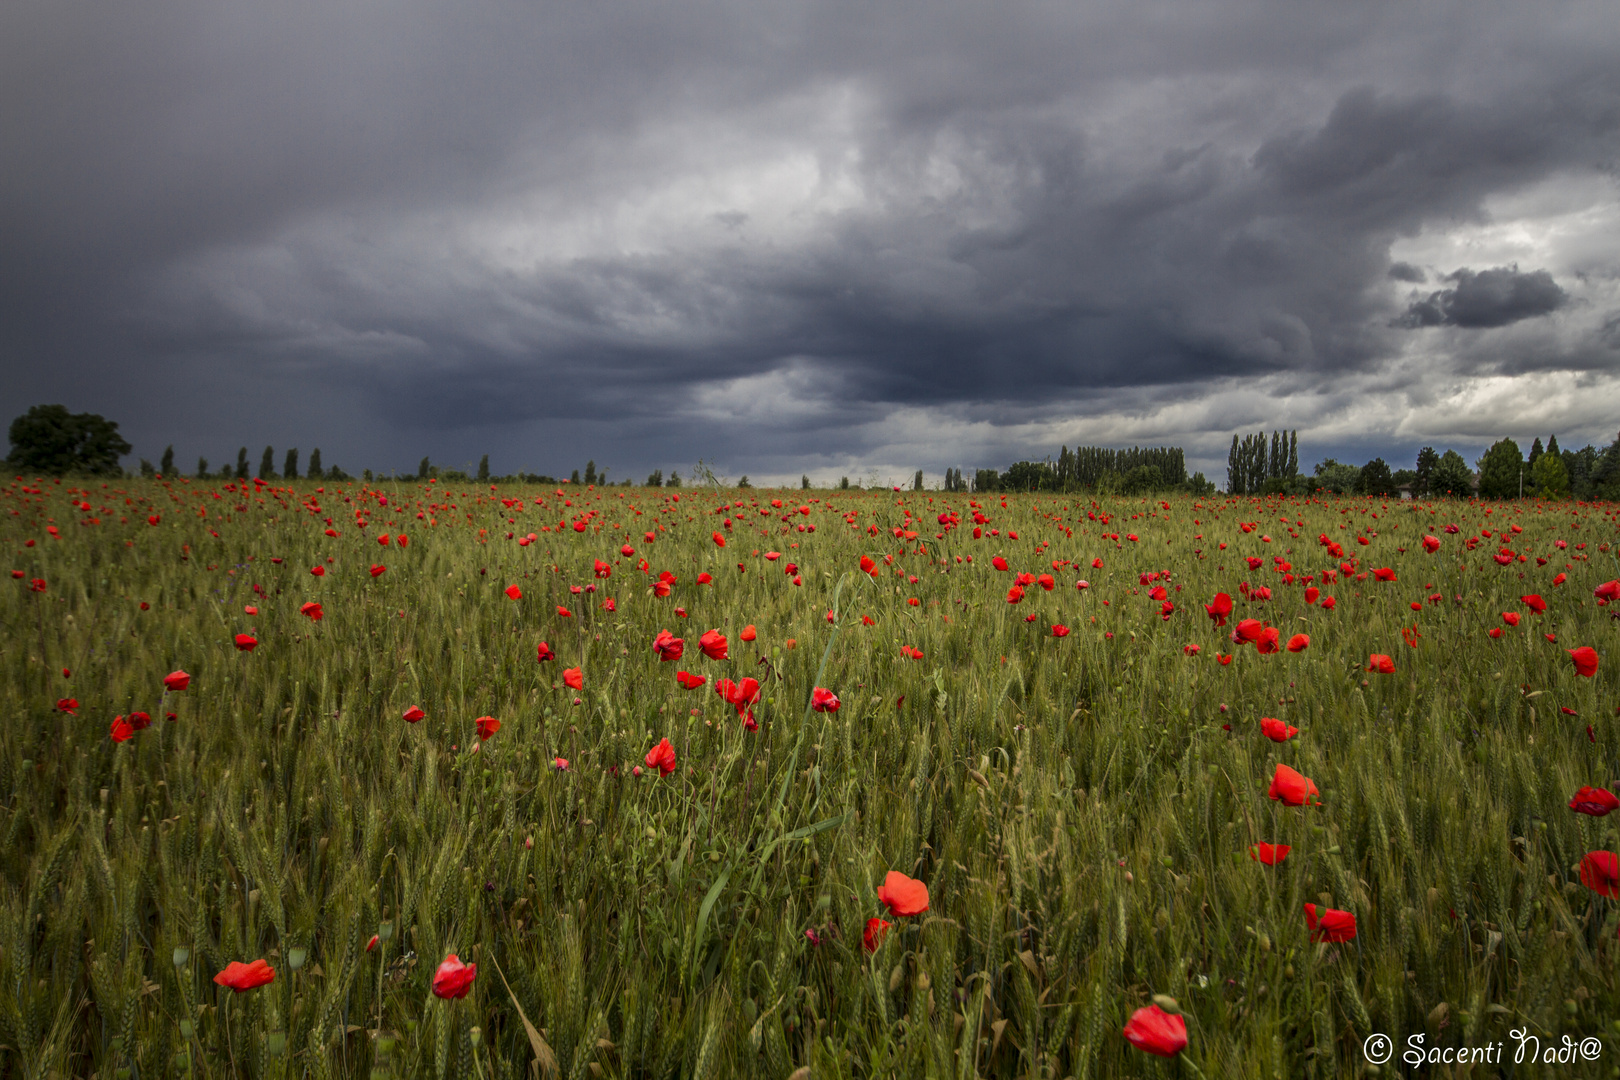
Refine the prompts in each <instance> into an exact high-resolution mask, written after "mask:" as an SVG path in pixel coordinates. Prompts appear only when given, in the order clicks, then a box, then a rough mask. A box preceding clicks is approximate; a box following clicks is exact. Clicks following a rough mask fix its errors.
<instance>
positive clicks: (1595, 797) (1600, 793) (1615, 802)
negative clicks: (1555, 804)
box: [1569, 787, 1620, 817]
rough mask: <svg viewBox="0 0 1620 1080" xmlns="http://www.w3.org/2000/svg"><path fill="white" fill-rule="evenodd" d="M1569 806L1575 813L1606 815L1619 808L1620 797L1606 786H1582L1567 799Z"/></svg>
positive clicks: (1595, 815)
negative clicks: (1572, 796)
mask: <svg viewBox="0 0 1620 1080" xmlns="http://www.w3.org/2000/svg"><path fill="white" fill-rule="evenodd" d="M1569 808H1570V809H1571V810H1573V811H1575V812H1576V813H1577V814H1588V815H1590V816H1591V817H1607V816H1608V815H1609V814H1610V813H1612V812H1614V811H1615V810H1620V799H1617V798H1615V797H1614V793H1613V792H1612V791H1609V790H1608V789H1607V788H1595V787H1583V788H1581V790H1579V791H1577V792H1576V793H1575V797H1574V798H1573V799H1571V800H1569Z"/></svg>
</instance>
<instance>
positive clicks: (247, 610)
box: [242, 604, 259, 615]
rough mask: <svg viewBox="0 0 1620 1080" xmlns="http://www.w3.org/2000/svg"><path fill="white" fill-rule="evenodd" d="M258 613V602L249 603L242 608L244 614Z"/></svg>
mask: <svg viewBox="0 0 1620 1080" xmlns="http://www.w3.org/2000/svg"><path fill="white" fill-rule="evenodd" d="M258 613H259V607H258V605H257V604H248V605H246V606H245V607H243V608H242V614H244V615H257V614H258Z"/></svg>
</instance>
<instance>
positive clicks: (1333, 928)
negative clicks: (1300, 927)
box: [1305, 904, 1356, 942]
mask: <svg viewBox="0 0 1620 1080" xmlns="http://www.w3.org/2000/svg"><path fill="white" fill-rule="evenodd" d="M1305 925H1306V926H1307V927H1309V928H1310V931H1311V940H1312V941H1328V942H1333V941H1350V940H1352V939H1353V938H1354V937H1355V936H1356V917H1355V916H1354V915H1352V914H1350V913H1349V912H1348V911H1339V910H1338V909H1337V908H1330V907H1322V908H1318V907H1317V906H1316V905H1315V904H1306V905H1305Z"/></svg>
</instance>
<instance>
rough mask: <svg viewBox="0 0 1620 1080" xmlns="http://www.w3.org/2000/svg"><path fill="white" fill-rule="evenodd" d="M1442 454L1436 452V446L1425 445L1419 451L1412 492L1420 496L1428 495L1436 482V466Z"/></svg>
mask: <svg viewBox="0 0 1620 1080" xmlns="http://www.w3.org/2000/svg"><path fill="white" fill-rule="evenodd" d="M1439 462H1440V455H1439V454H1437V453H1435V452H1434V447H1432V446H1425V447H1424V448H1423V449H1421V450H1419V451H1418V456H1417V468H1416V469H1413V470H1412V472H1413V476H1414V478H1413V480H1412V494H1413V495H1416V496H1418V497H1419V498H1424V497H1427V496H1428V494H1429V490H1430V488H1431V487H1432V485H1433V483H1434V467H1435V465H1437V464H1439Z"/></svg>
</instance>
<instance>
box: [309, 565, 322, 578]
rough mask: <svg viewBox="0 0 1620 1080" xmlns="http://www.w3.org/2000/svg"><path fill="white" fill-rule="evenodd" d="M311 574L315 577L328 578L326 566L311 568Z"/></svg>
mask: <svg viewBox="0 0 1620 1080" xmlns="http://www.w3.org/2000/svg"><path fill="white" fill-rule="evenodd" d="M309 572H310V574H312V575H313V576H315V577H325V576H326V567H324V566H312V567H310V568H309Z"/></svg>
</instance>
